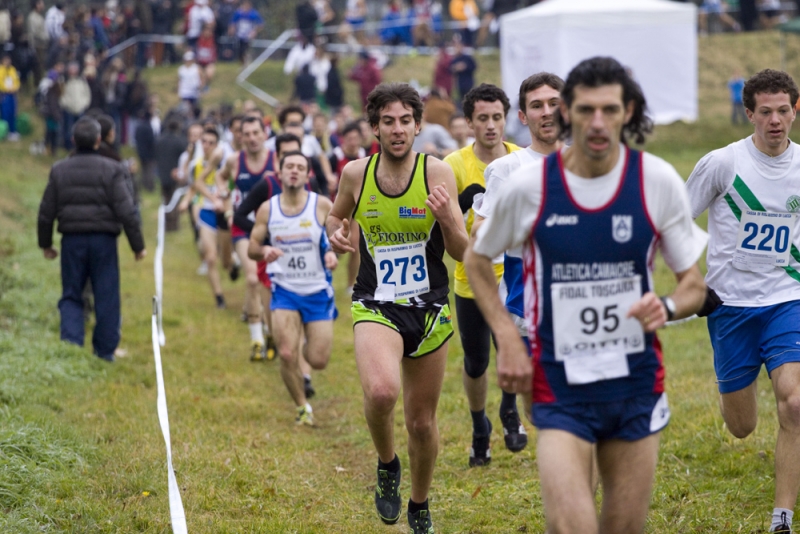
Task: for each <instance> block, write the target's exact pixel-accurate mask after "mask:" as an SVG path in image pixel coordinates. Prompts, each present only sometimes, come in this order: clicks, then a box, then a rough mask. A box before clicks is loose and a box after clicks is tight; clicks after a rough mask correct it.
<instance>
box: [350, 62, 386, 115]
mask: <svg viewBox="0 0 800 534" xmlns="http://www.w3.org/2000/svg"><path fill="white" fill-rule="evenodd" d="M348 78H350V79H351V80H353V81H354V82H356V83H358V87H359V91H360V94H361V106H362V109H366V107H367V96H369V94H370V93H371V92H372V90H373V89H375V88H376V87H377V86H378V84H380V83H381V71H380V69H379V68H378V67H377V65H375V59H374V58H372V57H371V56H370V55H369V54H368V53H367V52H366V51H361V52H360V53H359V54H358V63H356V65H355V66H354V67H353V70H351V71H350V75H349V76H348Z"/></svg>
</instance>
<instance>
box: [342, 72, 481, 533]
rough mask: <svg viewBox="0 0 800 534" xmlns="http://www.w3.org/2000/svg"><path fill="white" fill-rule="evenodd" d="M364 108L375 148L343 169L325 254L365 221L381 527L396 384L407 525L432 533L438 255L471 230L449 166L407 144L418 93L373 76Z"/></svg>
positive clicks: (394, 510)
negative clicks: (404, 436) (407, 480)
mask: <svg viewBox="0 0 800 534" xmlns="http://www.w3.org/2000/svg"><path fill="white" fill-rule="evenodd" d="M367 115H368V117H369V122H370V125H371V126H372V130H373V133H374V134H375V136H376V137H377V138H378V140H379V141H380V143H381V154H380V155H374V156H371V157H370V158H363V159H359V160H356V161H353V162H351V163H349V164H347V166H346V167H345V168H344V170H343V172H342V176H341V180H340V184H339V194H338V195H337V197H336V202H335V203H334V205H333V209H332V210H331V213H330V215H329V216H328V223H327V230H328V235H329V236H330V238H331V245H332V247H333V250H334V251H336V252H338V253H345V252H352V251H353V248H352V247H351V246H350V240H349V233H350V219H351V218H352V220H354V221H355V222H357V223H358V224H359V226H360V227H361V229H362V233H361V239H360V249H361V267H360V269H359V273H358V280H357V281H356V285H355V288H354V293H353V305H352V312H353V322H354V323H355V326H354V328H353V329H354V337H355V353H356V364H357V365H358V372H359V376H360V378H361V386H362V388H363V390H364V412H365V414H366V417H367V424H368V425H369V430H370V434H371V435H372V441H373V443H374V444H375V448H376V449H377V451H378V484H377V486H376V489H375V505H376V507H377V509H378V514H379V515H380V517H381V519H382V520H383V521H384V522H385V523H389V524H391V523H395V522H396V521H397V520H398V519H399V518H400V508H401V506H400V494H399V485H400V461H399V459H398V458H397V456H396V455H395V450H394V432H393V430H394V406H395V404H396V402H397V398H398V396H399V394H400V387H401V384H402V386H403V389H404V395H403V402H404V413H405V420H406V428H407V429H408V456H409V462H410V464H411V499H410V500H409V502H408V521H409V524H410V525H411V527H412V530H413V532H415V533H430V532H433V527H432V523H431V519H430V512H429V510H428V489H429V488H430V485H431V480H432V479H433V467H434V464H435V462H436V454H437V450H438V444H439V443H438V442H439V432H438V429H437V426H436V406H437V404H438V402H439V394H440V392H441V389H442V381H443V379H444V369H445V363H446V361H447V340H448V339H449V338H450V336H451V335H453V326H452V323H451V320H450V307H449V304H448V298H447V295H448V291H449V290H448V287H449V280H448V275H447V269H446V267H445V265H444V263H443V262H442V256H443V254H444V251H445V250H446V251H447V252H448V254H450V256H452V257H453V258H455V259H456V260H459V261H460V260H461V258H462V256H463V254H464V250H465V249H466V247H467V241H468V238H467V233H466V230H465V228H464V220H463V218H462V216H461V210H460V209H459V207H458V202H457V197H458V194H457V191H456V184H455V178H454V176H453V171H452V170H451V169H450V167H449V166H448V165H446V164H445V163H443V162H441V161H439V160H437V159H435V158H430V157H427V156H425V155H424V154H417V153H416V152H414V151H413V150H411V146H412V144H413V143H414V137H415V136H416V135H417V133H419V124H420V121H421V119H422V102H421V100H420V98H419V94H417V92H416V91H415V90H414V89H413V88H411V87H410V86H409V85H407V84H398V83H393V84H381V85H379V86H378V87H377V88H376V89H375V90H374V91H373V92H372V93H370V95H369V99H368V102H367Z"/></svg>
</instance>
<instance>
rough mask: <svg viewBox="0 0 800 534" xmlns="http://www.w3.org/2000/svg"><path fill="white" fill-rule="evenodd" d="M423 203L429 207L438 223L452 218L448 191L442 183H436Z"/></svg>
mask: <svg viewBox="0 0 800 534" xmlns="http://www.w3.org/2000/svg"><path fill="white" fill-rule="evenodd" d="M425 205H426V206H428V207H429V208H430V209H431V211H432V212H433V216H434V217H435V218H436V220H437V221H439V222H440V223H442V222H444V221H446V220H447V219H452V218H453V212H452V211H450V193H448V192H447V189H445V187H444V186H443V185H437V186H436V187H434V188H433V190H432V191H431V194H430V195H428V199H427V200H426V201H425Z"/></svg>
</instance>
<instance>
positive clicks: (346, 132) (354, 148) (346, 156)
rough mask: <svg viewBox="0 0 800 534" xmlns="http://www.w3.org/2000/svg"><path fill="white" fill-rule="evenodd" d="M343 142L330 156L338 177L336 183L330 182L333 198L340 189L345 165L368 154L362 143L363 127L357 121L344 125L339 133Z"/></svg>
mask: <svg viewBox="0 0 800 534" xmlns="http://www.w3.org/2000/svg"><path fill="white" fill-rule="evenodd" d="M339 139H340V141H341V144H340V145H339V146H337V147H336V148H334V149H333V153H332V154H330V156H329V162H330V165H331V170H332V171H333V175H334V176H335V177H336V181H335V182H334V183H331V184H328V191H329V192H330V197H331V199H335V198H336V192H337V191H338V189H339V179H340V178H341V177H342V171H343V170H344V167H345V165H347V164H348V163H350V162H351V161H353V160H356V159H361V158H365V157H366V156H367V152H366V150H364V147H362V146H361V145H362V144H363V142H364V138H363V136H362V135H361V128H360V127H359V125H358V123H357V122H349V123H347V124H345V125H344V128H342V131H341V132H340V134H339Z"/></svg>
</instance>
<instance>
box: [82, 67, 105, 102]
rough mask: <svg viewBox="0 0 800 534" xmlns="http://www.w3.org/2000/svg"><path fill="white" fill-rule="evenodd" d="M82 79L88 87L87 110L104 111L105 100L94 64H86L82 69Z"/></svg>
mask: <svg viewBox="0 0 800 534" xmlns="http://www.w3.org/2000/svg"><path fill="white" fill-rule="evenodd" d="M83 77H84V78H86V83H87V84H88V85H89V94H90V100H89V109H99V110H104V109H105V108H106V105H105V104H106V99H105V96H104V95H103V84H102V83H101V82H100V80H98V79H97V67H96V66H95V65H94V64H87V65H86V66H85V67H84V68H83Z"/></svg>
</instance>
